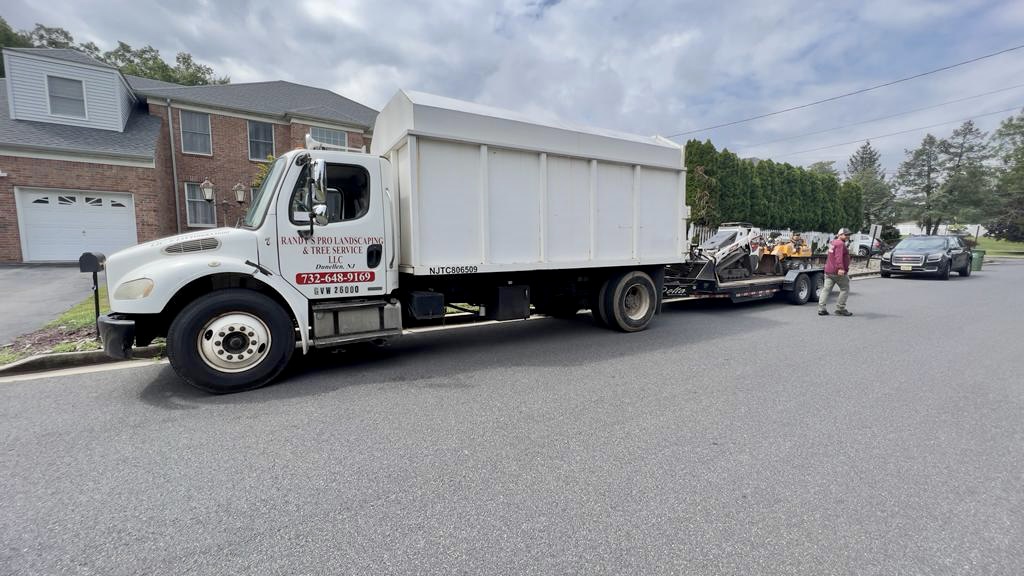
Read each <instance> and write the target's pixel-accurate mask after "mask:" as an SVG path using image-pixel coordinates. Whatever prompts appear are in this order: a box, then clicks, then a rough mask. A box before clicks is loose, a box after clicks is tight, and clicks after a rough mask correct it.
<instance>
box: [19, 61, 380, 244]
mask: <svg viewBox="0 0 1024 576" xmlns="http://www.w3.org/2000/svg"><path fill="white" fill-rule="evenodd" d="M3 58H4V66H5V68H6V70H7V78H5V79H4V80H3V82H2V83H0V262H8V263H16V262H64V261H75V260H77V259H78V256H79V255H80V254H81V253H82V252H83V251H86V250H89V251H99V252H105V253H111V252H114V251H116V250H119V249H121V248H124V247H126V246H130V245H132V244H135V243H137V242H144V241H148V240H152V239H155V238H159V237H161V236H166V235H170V234H174V233H177V232H181V231H187V230H190V229H200V228H209V227H215V226H224V225H229V226H234V225H235V223H236V222H237V221H238V219H239V218H240V217H241V216H242V215H243V214H244V212H245V210H246V208H248V205H249V201H250V200H251V187H252V182H253V178H254V177H255V176H256V174H257V173H258V171H259V165H260V164H261V163H264V162H266V157H267V156H268V155H275V156H276V155H278V154H281V153H283V152H286V151H288V150H291V149H293V148H296V147H300V146H302V145H303V143H304V140H305V136H306V134H310V133H311V134H312V135H313V136H314V137H315V138H316V139H317V140H320V141H322V142H326V143H329V144H334V145H337V146H342V147H345V148H348V149H352V150H366V149H368V148H369V142H370V138H371V136H372V129H373V122H374V120H375V118H376V115H377V112H376V111H375V110H373V109H371V108H368V107H366V106H363V105H361V104H359V103H357V102H354V101H352V100H349V99H347V98H344V97H342V96H339V95H337V94H335V93H333V92H331V91H329V90H323V89H320V88H313V87H311V86H303V85H301V84H293V83H291V82H283V81H274V82H257V83H251V84H224V85H211V86H179V85H177V84H171V83H168V82H160V81H156V80H150V79H146V78H139V77H135V76H128V75H125V74H122V73H121V72H120V71H118V70H117V69H116V68H114V67H112V66H109V65H107V64H104V63H102V62H99V61H97V60H94V59H93V58H90V57H89V56H86V55H85V54H83V53H81V52H78V51H75V50H66V49H47V48H5V49H4V51H3ZM205 179H209V180H210V181H211V182H212V183H213V184H214V190H215V196H216V198H215V200H214V202H212V203H210V202H207V201H206V200H205V199H204V198H203V195H202V191H201V190H200V188H199V185H200V184H201V183H202V182H203V181H204V180H205ZM238 185H241V186H243V187H245V188H246V190H247V191H249V192H247V193H246V195H245V196H246V198H245V202H244V203H243V204H242V205H239V204H238V203H237V202H236V201H235V195H234V193H233V191H232V190H233V188H235V187H236V186H238Z"/></svg>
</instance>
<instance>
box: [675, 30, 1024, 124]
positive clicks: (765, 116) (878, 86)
mask: <svg viewBox="0 0 1024 576" xmlns="http://www.w3.org/2000/svg"><path fill="white" fill-rule="evenodd" d="M1021 48H1024V44H1020V45H1018V46H1014V47H1012V48H1007V49H1005V50H1000V51H998V52H993V53H991V54H985V55H984V56H978V57H977V58H971V59H970V60H964V61H963V62H957V63H956V64H950V65H949V66H943V67H942V68H936V69H934V70H929V71H927V72H921V73H920V74H914V75H913V76H907V77H906V78H900V79H898V80H891V81H889V82H883V83H882V84H876V85H874V86H869V87H867V88H861V89H860V90H854V91H853V92H847V93H846V94H840V95H838V96H832V97H830V98H825V99H823V100H816V101H814V102H808V103H807V104H801V105H799V106H793V107H790V108H785V109H783V110H776V111H775V112H768V113H765V114H759V115H757V116H751V117H749V118H743V119H742V120H734V121H732V122H726V123H724V124H715V125H714V126H708V127H706V128H698V129H696V130H687V131H686V132H680V133H678V134H672V135H670V136H668V137H669V138H675V137H677V136H686V135H687V134H696V133H697V132H706V131H708V130H714V129H716V128H724V127H726V126H735V125H736V124H743V123H744V122H750V121H751V120H759V119H761V118H767V117H769V116H775V115H777V114H783V113H785V112H792V111H794V110H801V109H803V108H809V107H811V106H817V105H818V104H824V103H825V102H832V101H834V100H839V99H840V98H846V97H848V96H855V95H857V94H863V93H865V92H870V91H872V90H878V89H879V88H885V87H886V86H892V85H893V84H899V83H900V82H906V81H908V80H914V79H916V78H921V77H923V76H928V75H930V74H935V73H937V72H942V71H944V70H950V69H953V68H957V67H959V66H964V65H966V64H972V63H974V62H978V61H979V60H984V59H986V58H992V57H993V56H998V55H1000V54H1005V53H1007V52H1013V51H1014V50H1020V49H1021Z"/></svg>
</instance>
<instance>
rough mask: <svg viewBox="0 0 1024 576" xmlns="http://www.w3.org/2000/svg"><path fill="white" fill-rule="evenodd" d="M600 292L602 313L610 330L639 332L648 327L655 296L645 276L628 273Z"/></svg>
mask: <svg viewBox="0 0 1024 576" xmlns="http://www.w3.org/2000/svg"><path fill="white" fill-rule="evenodd" d="M603 292H604V294H603V296H604V310H603V312H604V316H605V318H606V320H607V322H608V325H609V326H611V327H612V328H616V329H618V330H622V331H623V332H639V331H640V330H643V329H645V328H647V325H648V324H650V323H651V318H653V317H654V313H655V311H656V309H657V306H658V292H657V288H655V286H654V280H652V279H651V277H650V276H648V275H647V273H646V272H640V271H630V272H626V273H624V274H621V275H619V276H613V277H612V278H611V279H609V280H608V283H607V284H606V286H605V288H604V290H603Z"/></svg>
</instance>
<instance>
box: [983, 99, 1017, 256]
mask: <svg viewBox="0 0 1024 576" xmlns="http://www.w3.org/2000/svg"><path fill="white" fill-rule="evenodd" d="M992 144H993V146H994V150H995V153H996V158H997V160H998V168H997V169H996V181H995V191H994V194H993V200H994V204H995V206H996V208H997V210H996V211H995V212H994V213H995V216H994V217H992V218H991V219H990V220H989V221H988V222H986V223H985V227H986V228H988V231H989V234H990V235H992V236H995V237H996V238H1001V239H1004V240H1012V241H1017V242H1019V241H1024V111H1022V112H1021V113H1020V114H1018V115H1017V116H1012V117H1010V118H1008V119H1006V120H1004V121H1003V122H1002V124H1000V126H999V129H998V130H996V132H995V134H993V135H992Z"/></svg>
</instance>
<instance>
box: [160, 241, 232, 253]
mask: <svg viewBox="0 0 1024 576" xmlns="http://www.w3.org/2000/svg"><path fill="white" fill-rule="evenodd" d="M217 248H220V240H217V239H216V238H199V239H198V240H186V241H185V242H179V243H177V244H171V245H170V246H167V247H166V248H164V250H163V252H164V254H172V255H173V254H190V253H192V252H205V251H206V250H216V249H217Z"/></svg>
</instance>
